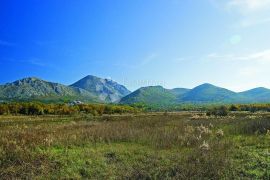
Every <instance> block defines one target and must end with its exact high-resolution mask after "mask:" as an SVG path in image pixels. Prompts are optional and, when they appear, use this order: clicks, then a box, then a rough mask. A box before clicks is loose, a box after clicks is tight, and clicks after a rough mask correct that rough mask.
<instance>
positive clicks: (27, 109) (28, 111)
mask: <svg viewBox="0 0 270 180" xmlns="http://www.w3.org/2000/svg"><path fill="white" fill-rule="evenodd" d="M139 111H140V110H139V109H138V108H135V107H131V106H126V105H104V104H79V105H68V104H43V103H38V102H31V103H4V104H0V115H9V114H12V115H72V114H77V113H87V114H92V115H93V116H100V115H103V114H123V113H137V112H139Z"/></svg>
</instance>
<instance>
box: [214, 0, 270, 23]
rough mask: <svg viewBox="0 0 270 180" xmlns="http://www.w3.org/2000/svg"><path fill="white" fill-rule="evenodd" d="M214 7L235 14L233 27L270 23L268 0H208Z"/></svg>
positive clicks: (269, 3)
mask: <svg viewBox="0 0 270 180" xmlns="http://www.w3.org/2000/svg"><path fill="white" fill-rule="evenodd" d="M209 1H210V2H211V3H212V4H213V5H214V6H215V7H221V8H222V9H224V10H226V11H227V12H229V13H232V14H235V15H236V17H235V18H234V22H236V24H232V27H233V28H248V27H251V26H258V25H263V24H267V23H270V0H209Z"/></svg>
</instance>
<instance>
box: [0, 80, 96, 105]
mask: <svg viewBox="0 0 270 180" xmlns="http://www.w3.org/2000/svg"><path fill="white" fill-rule="evenodd" d="M0 99H2V100H11V101H13V100H17V101H24V100H26V101H27V100H29V101H31V100H42V101H64V100H69V99H70V100H73V99H84V100H86V101H89V102H100V101H99V100H98V98H96V97H95V96H94V95H92V94H91V93H89V92H87V91H85V90H83V89H80V88H74V87H68V86H65V85H62V84H59V83H53V82H48V81H44V80H41V79H39V78H36V77H29V78H24V79H21V80H17V81H15V82H13V83H7V84H5V85H1V86H0Z"/></svg>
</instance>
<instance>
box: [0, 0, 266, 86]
mask: <svg viewBox="0 0 270 180" xmlns="http://www.w3.org/2000/svg"><path fill="white" fill-rule="evenodd" d="M269 32H270V0H194V1H193V0H192V1H185V0H91V1H89V0H76V1H75V0H46V1H42V0H27V1H21V0H1V2H0V83H1V84H3V83H6V82H10V81H14V80H17V79H20V78H23V77H30V76H36V77H40V78H42V79H46V80H49V81H54V82H60V83H63V84H71V83H73V82H75V81H76V80H78V79H80V78H82V77H84V76H86V75H88V74H91V75H96V76H100V77H104V78H112V79H113V80H115V81H117V82H119V83H122V84H124V85H126V86H127V87H128V88H129V89H131V90H135V89H136V88H139V87H140V86H148V85H157V84H160V85H163V86H164V87H166V88H173V87H188V88H192V87H194V86H196V85H199V84H201V83H205V82H208V83H212V84H215V85H218V86H222V87H226V88H229V89H232V90H235V91H241V90H246V89H250V88H253V87H258V86H264V87H268V88H270V81H269V77H270V71H269V67H270V44H269V42H270V35H269Z"/></svg>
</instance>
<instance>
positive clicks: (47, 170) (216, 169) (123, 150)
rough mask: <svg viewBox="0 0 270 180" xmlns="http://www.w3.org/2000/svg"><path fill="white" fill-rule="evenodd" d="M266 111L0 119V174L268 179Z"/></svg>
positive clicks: (269, 151) (269, 148)
mask: <svg viewBox="0 0 270 180" xmlns="http://www.w3.org/2000/svg"><path fill="white" fill-rule="evenodd" d="M269 130H270V113H245V112H241V113H231V114H230V115H229V116H226V117H207V116H205V115H204V114H203V113H196V112H182V113H152V114H150V113H149V114H138V115H119V116H118V115H111V116H105V115H104V116H101V117H93V116H88V115H76V116H0V177H1V178H3V179H12V178H25V179H32V178H35V179H48V178H53V179H59V178H74V179H79V178H88V179H202V178H203V179H232V178H234V179H238V178H241V179H256V178H257V179H270V132H269Z"/></svg>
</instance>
